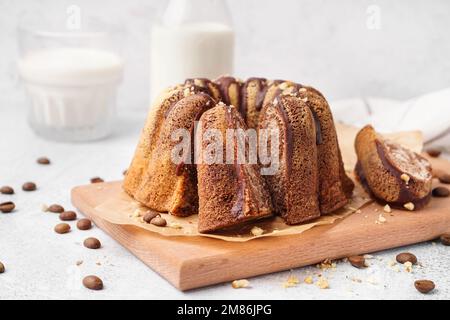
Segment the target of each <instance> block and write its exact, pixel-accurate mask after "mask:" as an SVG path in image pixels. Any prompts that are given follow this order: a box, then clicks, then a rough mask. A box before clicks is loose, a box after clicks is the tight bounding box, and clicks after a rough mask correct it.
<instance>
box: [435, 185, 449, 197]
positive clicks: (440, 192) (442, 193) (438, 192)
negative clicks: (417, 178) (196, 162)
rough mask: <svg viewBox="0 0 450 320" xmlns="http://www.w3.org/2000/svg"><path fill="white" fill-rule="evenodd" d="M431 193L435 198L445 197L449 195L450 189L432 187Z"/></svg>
mask: <svg viewBox="0 0 450 320" xmlns="http://www.w3.org/2000/svg"><path fill="white" fill-rule="evenodd" d="M431 193H432V195H433V197H436V198H446V197H448V196H450V190H448V189H447V188H446V187H437V188H434V189H433V191H432V192H431Z"/></svg>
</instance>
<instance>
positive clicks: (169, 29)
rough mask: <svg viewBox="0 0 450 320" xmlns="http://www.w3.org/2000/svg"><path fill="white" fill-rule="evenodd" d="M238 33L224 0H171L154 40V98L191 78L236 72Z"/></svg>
mask: <svg viewBox="0 0 450 320" xmlns="http://www.w3.org/2000/svg"><path fill="white" fill-rule="evenodd" d="M233 54H234V32H233V29H232V24H231V17H230V13H229V11H228V7H227V5H226V2H225V1H224V0H170V2H169V4H168V6H167V8H166V10H165V12H164V14H163V15H162V17H161V19H160V21H158V23H157V24H156V25H154V26H153V29H152V40H151V63H150V68H151V69H150V75H151V76H150V81H151V97H152V99H153V98H155V97H156V96H157V95H158V94H159V93H160V92H161V91H162V90H164V89H165V88H166V87H169V86H173V85H176V84H178V83H183V82H184V80H185V79H188V78H211V79H214V78H217V77H219V76H220V75H224V74H232V73H233Z"/></svg>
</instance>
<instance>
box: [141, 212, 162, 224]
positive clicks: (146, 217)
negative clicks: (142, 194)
mask: <svg viewBox="0 0 450 320" xmlns="http://www.w3.org/2000/svg"><path fill="white" fill-rule="evenodd" d="M156 217H160V214H159V213H156V212H153V211H148V212H147V213H146V214H145V215H144V218H143V220H144V221H145V222H147V223H150V222H152V220H153V219H154V218H156Z"/></svg>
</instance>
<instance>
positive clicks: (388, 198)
mask: <svg viewBox="0 0 450 320" xmlns="http://www.w3.org/2000/svg"><path fill="white" fill-rule="evenodd" d="M355 149H356V154H357V156H358V163H357V165H356V168H355V173H356V175H357V177H358V179H359V181H360V182H361V184H362V185H363V186H364V187H365V188H366V190H367V191H368V192H370V194H371V195H372V196H373V197H375V198H376V199H377V200H379V201H381V202H382V203H388V204H390V205H392V206H394V207H398V208H403V209H407V210H414V209H420V208H421V207H423V206H425V205H426V204H427V203H428V201H429V200H430V195H431V180H432V172H431V165H430V163H429V162H428V160H427V159H425V158H424V157H422V156H420V155H418V154H417V153H415V152H413V151H410V150H408V149H406V148H403V147H402V146H400V145H398V144H396V143H393V142H391V141H389V140H386V139H384V138H383V137H382V136H381V135H379V134H378V133H377V132H375V130H374V129H373V127H371V126H366V127H364V128H363V129H362V130H361V131H360V132H359V133H358V135H357V136H356V140H355Z"/></svg>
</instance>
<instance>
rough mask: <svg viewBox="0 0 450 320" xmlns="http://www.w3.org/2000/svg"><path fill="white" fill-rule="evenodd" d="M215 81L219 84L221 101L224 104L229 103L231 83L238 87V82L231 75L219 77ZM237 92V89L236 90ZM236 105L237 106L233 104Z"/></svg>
mask: <svg viewBox="0 0 450 320" xmlns="http://www.w3.org/2000/svg"><path fill="white" fill-rule="evenodd" d="M215 83H216V84H217V85H218V86H219V91H220V95H221V96H222V101H223V103H225V104H226V105H230V104H231V98H230V92H229V89H230V87H231V85H233V84H236V85H237V86H238V89H239V82H237V81H236V79H235V78H233V77H221V78H219V79H217V80H216V81H215ZM238 92H239V90H238ZM235 107H238V106H235Z"/></svg>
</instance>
